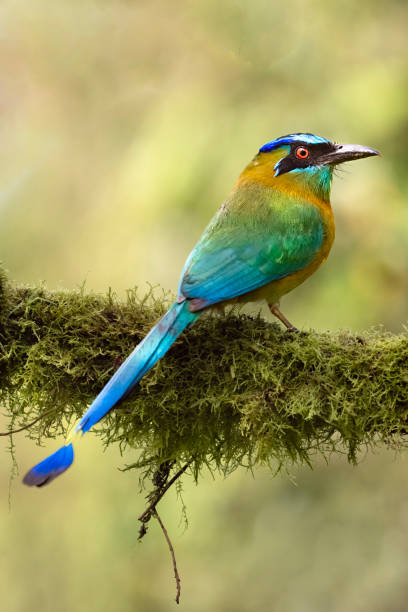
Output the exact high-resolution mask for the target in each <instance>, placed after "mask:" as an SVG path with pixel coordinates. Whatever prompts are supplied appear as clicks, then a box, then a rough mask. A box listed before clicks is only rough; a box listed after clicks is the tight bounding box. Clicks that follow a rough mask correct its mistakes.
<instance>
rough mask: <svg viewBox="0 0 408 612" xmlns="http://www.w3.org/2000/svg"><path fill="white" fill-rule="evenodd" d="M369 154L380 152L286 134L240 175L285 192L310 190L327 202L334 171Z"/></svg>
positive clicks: (313, 136)
mask: <svg viewBox="0 0 408 612" xmlns="http://www.w3.org/2000/svg"><path fill="white" fill-rule="evenodd" d="M372 155H380V153H379V152H378V151H376V150H375V149H370V148H369V147H363V146H361V145H350V144H337V143H335V142H331V141H330V140H327V138H322V137H321V136H316V135H315V134H308V133H299V134H288V135H287V136H281V137H280V138H276V140H272V141H271V142H268V143H267V144H265V145H264V146H263V147H261V148H260V149H259V153H258V154H257V155H256V157H255V158H254V160H253V161H252V162H251V164H250V165H249V166H248V167H247V168H246V170H245V171H244V173H243V176H244V175H247V176H248V175H249V176H252V177H253V178H255V180H260V181H261V182H264V183H265V184H267V185H269V186H272V187H274V186H275V187H277V188H281V189H282V190H284V191H293V190H299V189H301V190H302V191H304V190H306V189H309V190H313V191H314V192H315V193H316V195H318V196H319V197H321V198H322V199H325V200H328V199H329V195H330V186H331V180H332V175H333V168H334V167H335V166H337V165H338V164H342V163H344V162H347V161H352V160H354V159H361V158H363V157H370V156H372Z"/></svg>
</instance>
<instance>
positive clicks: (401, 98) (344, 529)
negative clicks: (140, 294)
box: [0, 0, 408, 612]
mask: <svg viewBox="0 0 408 612" xmlns="http://www.w3.org/2000/svg"><path fill="white" fill-rule="evenodd" d="M407 26H408V6H407V4H406V2H404V1H403V0H388V2H386V3H384V2H380V1H379V0H378V1H376V0H360V1H359V2H358V3H357V2H355V1H354V0H340V1H339V2H327V1H325V0H311V1H310V2H307V3H306V2H304V1H302V0H292V1H290V2H286V3H283V2H277V1H276V0H252V1H251V2H250V3H249V2H245V1H244V0H224V1H223V2H216V1H215V0H181V1H180V2H177V3H170V2H167V1H166V0H149V1H147V0H145V1H141V0H140V1H135V0H126V1H125V0H98V1H97V0H94V1H91V0H70V1H68V0H37V1H36V2H32V3H29V2H24V1H23V0H3V2H2V4H1V7H0V32H1V35H0V88H1V89H0V245H1V249H0V258H1V260H2V261H3V262H4V265H5V267H6V268H7V269H8V270H9V273H10V278H12V279H14V280H16V281H18V282H24V283H37V282H38V281H41V280H43V281H45V282H46V284H47V286H48V287H49V288H61V287H66V288H73V287H76V286H78V285H80V284H82V283H83V282H84V281H86V286H87V287H89V288H90V289H95V290H98V291H106V290H107V288H108V287H109V286H111V287H112V288H113V289H114V290H115V291H116V292H117V293H119V294H123V293H124V291H125V289H126V288H128V287H132V286H135V285H138V286H139V287H140V288H141V291H144V290H145V288H146V286H147V285H146V283H151V284H153V285H156V284H160V285H161V286H162V287H164V288H166V289H170V290H175V288H176V284H177V281H178V275H179V272H180V270H181V268H182V265H183V263H184V260H185V258H186V256H187V254H188V253H189V251H190V250H191V248H192V247H193V245H194V243H195V241H196V240H197V239H198V237H199V235H200V234H201V232H202V230H203V228H204V226H205V225H206V223H207V222H208V220H209V219H210V217H211V216H212V214H213V213H214V212H215V210H216V209H217V208H218V206H219V205H220V204H221V202H222V201H223V199H224V198H225V196H226V195H227V194H228V192H229V190H230V188H231V186H232V184H233V183H234V181H235V179H236V177H237V176H238V174H239V173H240V171H241V170H242V168H243V167H244V166H245V165H246V163H248V161H249V160H250V159H251V157H252V156H253V155H254V154H255V153H256V152H257V150H258V149H259V147H260V146H261V145H262V144H264V143H265V142H268V141H269V140H272V139H273V138H275V137H277V136H280V135H282V134H286V133H290V132H296V131H310V132H315V133H317V134H320V135H323V136H326V137H329V138H332V139H334V140H337V141H339V142H354V143H359V144H363V145H367V146H371V147H374V148H378V149H379V150H380V151H381V152H382V154H383V157H382V158H381V159H380V158H379V159H369V160H362V161H360V162H358V163H355V164H350V165H349V166H343V167H342V169H341V171H339V172H338V175H337V176H336V178H335V181H334V186H333V192H332V203H333V208H334V212H335V217H336V224H337V239H336V242H335V245H334V248H333V251H332V254H331V256H330V258H329V260H328V262H327V263H326V265H325V266H324V267H323V268H322V269H321V270H320V271H319V272H318V273H317V274H315V275H314V276H313V278H311V279H310V280H309V281H308V282H307V283H306V284H305V285H304V286H302V287H300V288H298V289H297V290H296V291H295V292H294V293H293V294H291V295H290V296H288V297H287V298H286V299H285V301H284V312H285V314H286V315H287V316H288V318H289V319H290V320H292V319H293V320H294V321H295V323H296V324H297V326H298V327H303V328H309V327H315V328H318V329H331V330H335V329H338V328H339V327H343V328H349V329H352V330H359V329H363V328H367V327H370V326H372V325H376V326H378V325H384V326H385V328H386V329H388V330H390V331H392V332H395V333H398V332H400V331H402V328H403V324H404V323H406V321H407V320H408V300H407V295H408V204H407V192H408V173H407V161H408V160H407V150H408V146H407V139H408V104H407V94H408V71H407V63H408V62H407V34H406V33H407ZM5 427H6V422H5V421H3V426H2V428H3V429H4V428H5ZM2 440H3V442H2V445H3V448H4V453H3V460H2V462H1V465H0V484H1V490H2V491H3V495H2V497H1V502H0V515H1V518H0V592H1V600H2V609H4V610H7V611H8V612H17V611H24V612H26V611H36V610H41V611H42V612H49V611H50V612H51V611H55V610H58V611H62V612H65V611H68V610H70V611H72V610H74V611H75V612H83V611H88V610H90V609H95V610H100V611H103V612H105V611H106V612H108V611H111V610H112V611H113V610H115V611H116V610H118V611H124V612H128V611H132V612H133V611H138V610H143V611H150V610H151V611H157V612H161V611H165V610H171V609H173V608H174V606H175V604H174V602H173V599H174V595H175V586H174V581H173V576H172V567H171V562H170V557H169V552H168V549H167V547H166V544H165V542H164V539H163V537H162V534H161V532H160V531H159V530H158V528H157V526H156V525H152V526H151V528H150V532H149V534H148V536H147V537H146V538H145V539H144V541H143V543H142V544H138V543H137V533H138V525H137V516H138V514H139V513H140V512H141V510H142V509H143V507H144V497H143V495H144V494H143V493H140V492H139V489H138V475H137V474H136V473H125V474H122V473H120V472H118V471H117V467H119V466H123V465H124V463H126V456H125V457H120V456H119V453H118V452H117V451H116V450H115V449H110V450H109V451H108V452H105V453H103V452H102V450H103V449H102V448H101V444H100V443H99V441H98V439H96V438H91V440H90V441H89V442H88V443H87V445H84V448H83V451H82V453H81V461H79V462H78V463H77V464H76V465H75V469H73V470H72V471H70V472H69V473H67V475H66V476H64V478H62V479H61V480H59V481H56V482H55V483H54V484H53V486H52V487H49V488H45V489H43V490H38V491H37V490H35V491H29V490H27V489H25V488H23V487H22V485H21V484H20V478H18V479H17V480H16V481H14V483H13V484H12V487H11V505H9V501H8V481H9V477H10V473H11V469H12V463H11V459H10V455H9V452H8V441H7V440H6V441H5V440H4V438H3V439H2ZM15 443H16V457H17V461H18V464H19V465H20V466H21V470H22V471H24V470H25V469H26V468H27V467H28V466H30V465H31V464H32V463H33V462H34V461H36V460H37V459H40V458H41V457H43V456H44V454H45V453H46V450H47V449H44V448H42V449H40V448H35V447H33V444H32V442H29V441H26V440H25V439H24V434H20V437H18V438H16V440H15ZM51 446H52V447H55V446H56V445H55V443H53V444H52V445H48V447H50V448H51ZM361 459H362V463H361V464H360V465H359V467H358V468H353V467H350V466H348V465H347V463H346V459H345V458H344V459H343V458H341V457H338V458H335V459H333V461H332V462H331V463H330V465H329V466H327V465H326V464H323V463H322V462H319V461H316V464H315V469H314V470H313V471H311V470H310V469H309V468H307V469H306V468H305V469H294V470H293V471H292V473H291V474H290V475H287V474H283V475H279V476H278V477H276V478H274V479H273V478H272V476H271V474H270V473H269V472H267V471H263V470H258V471H257V472H256V473H255V474H254V476H255V478H253V477H252V476H251V475H250V474H247V473H245V472H244V471H241V472H236V473H235V474H233V475H232V476H231V477H230V478H228V479H227V480H225V481H224V480H222V479H221V478H220V477H216V478H212V477H211V476H210V475H203V476H202V478H201V480H200V482H199V486H198V487H197V486H195V485H194V484H193V483H192V482H191V478H184V484H183V488H184V494H183V497H184V501H185V503H186V505H187V513H188V519H189V526H188V529H187V530H186V531H185V529H184V527H185V525H184V521H183V517H182V512H181V508H182V506H181V503H180V501H177V499H176V495H175V493H174V492H170V494H169V496H168V499H167V500H165V501H164V502H163V504H162V505H161V514H162V517H163V519H164V520H165V522H166V524H167V527H168V530H169V532H170V534H171V536H172V539H173V544H174V546H175V549H176V554H177V558H178V565H179V570H180V574H181V576H182V600H181V605H182V606H183V607H184V609H186V610H188V611H189V612H202V611H206V610H217V612H230V611H231V612H232V611H237V610H239V611H241V610H242V611H243V612H249V611H251V612H252V611H255V610H256V611H258V610H273V611H276V612H309V611H311V612H312V611H313V612H340V611H343V610H350V611H353V612H354V611H357V612H366V611H370V612H377V611H378V612H380V611H383V610H387V611H388V612H403V611H404V612H405V610H406V609H407V604H406V601H407V597H408V491H407V478H406V469H407V463H406V459H405V458H404V457H403V456H397V457H396V456H395V455H394V453H393V452H392V451H390V450H389V451H385V450H384V451H382V452H378V453H377V454H373V453H372V452H370V453H367V455H366V456H365V457H362V458H361Z"/></svg>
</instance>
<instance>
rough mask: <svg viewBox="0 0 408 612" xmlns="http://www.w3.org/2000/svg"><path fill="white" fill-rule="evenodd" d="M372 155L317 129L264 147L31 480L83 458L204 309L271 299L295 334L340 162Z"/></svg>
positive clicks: (326, 230) (326, 237)
mask: <svg viewBox="0 0 408 612" xmlns="http://www.w3.org/2000/svg"><path fill="white" fill-rule="evenodd" d="M371 155H379V153H378V151H376V150H374V149H370V148H368V147H362V146H360V145H341V144H336V143H334V142H331V141H329V140H327V139H326V138H321V137H320V136H315V135H314V134H309V133H304V134H290V135H288V136H282V137H281V138H277V139H276V140H273V141H272V142H268V143H267V144H266V145H264V146H263V147H261V149H260V150H259V152H258V154H257V155H256V156H255V158H254V159H253V160H252V161H251V163H250V164H249V165H248V166H247V167H246V168H245V170H244V171H243V172H242V174H241V175H240V176H239V178H238V181H237V182H236V184H235V186H234V187H233V189H232V192H231V194H230V195H229V197H228V198H227V199H226V201H225V202H224V203H223V205H222V206H221V208H220V209H219V211H218V212H217V213H216V215H215V216H214V218H213V219H212V221H211V222H210V224H209V225H208V227H207V228H206V229H205V231H204V233H203V235H202V236H201V238H200V240H199V241H198V243H197V244H196V246H195V247H194V249H193V251H192V252H191V254H190V256H189V257H188V259H187V261H186V263H185V266H184V269H183V271H182V273H181V279H180V284H179V287H178V297H177V299H176V301H175V302H174V304H173V305H172V306H171V307H170V309H169V310H168V312H167V313H166V314H165V315H164V316H163V317H162V319H161V320H160V321H159V322H158V323H157V324H156V326H155V327H153V329H152V330H151V331H150V333H149V334H148V335H147V336H146V337H145V338H144V340H142V342H140V344H139V345H138V346H137V347H136V348H135V349H134V351H133V352H132V353H131V354H130V355H129V357H128V358H127V359H126V361H125V362H124V363H123V364H122V365H121V366H120V368H119V369H118V370H117V371H116V372H115V374H114V375H113V376H112V378H111V379H110V380H109V382H108V383H107V384H106V386H105V387H104V388H103V389H102V391H101V392H100V393H99V395H98V396H97V397H96V399H95V400H94V401H93V403H92V404H91V406H90V407H89V408H88V410H87V411H86V412H85V414H84V415H83V417H82V418H81V420H80V421H79V423H78V424H77V426H76V427H75V429H74V435H73V436H72V442H67V444H66V445H65V446H63V447H62V448H60V449H59V450H58V451H56V452H55V453H54V454H53V455H51V456H49V457H48V458H47V459H45V460H44V461H42V462H41V463H39V464H38V465H36V466H35V467H33V468H32V469H31V470H30V471H29V472H28V473H27V474H26V476H25V477H24V483H25V484H27V485H30V486H33V485H35V486H38V487H40V486H43V485H45V484H46V483H48V482H51V480H53V479H54V478H56V477H57V476H58V475H59V474H62V473H63V472H65V470H66V469H67V468H68V467H69V466H70V465H71V463H72V462H73V459H74V451H73V444H74V442H75V439H77V438H78V435H75V434H79V435H83V434H84V433H86V432H87V431H89V430H90V429H91V428H92V427H93V426H94V425H95V424H96V423H98V421H99V420H100V419H102V417H103V416H105V414H106V413H107V412H109V410H111V409H112V408H114V407H115V405H117V404H118V402H120V401H121V400H122V399H123V398H124V397H125V396H127V395H128V394H129V393H130V391H131V390H132V389H133V388H134V387H135V385H136V384H137V382H138V381H139V380H140V379H141V378H142V377H143V376H144V375H145V374H146V372H148V371H149V370H150V368H152V367H153V366H154V364H155V363H156V362H157V361H158V360H159V359H160V358H161V357H163V355H164V354H165V353H166V352H167V351H168V349H169V348H170V346H171V345H172V344H173V342H174V341H175V340H176V338H177V337H178V336H179V335H180V334H181V332H182V331H183V330H184V329H185V328H186V327H188V326H189V325H192V324H193V323H194V321H196V319H197V318H198V317H199V316H200V314H201V313H202V312H203V311H204V310H206V309H208V308H211V307H213V306H214V305H225V304H231V303H235V302H251V301H257V300H261V299H264V300H266V301H267V303H268V305H269V307H270V309H271V312H272V313H273V314H274V315H275V316H276V317H278V318H279V319H280V320H281V321H282V322H283V324H284V325H285V326H286V327H287V328H288V329H290V330H294V329H295V328H294V327H293V325H292V324H291V323H290V322H289V321H288V320H287V319H286V318H285V317H284V315H283V314H282V313H281V312H280V310H279V308H278V303H279V299H280V298H281V297H282V296H283V295H284V294H286V293H288V292H289V291H291V290H292V289H294V288H295V287H296V286H297V285H299V284H300V283H302V282H303V281H304V280H306V278H308V277H309V276H310V275H311V274H313V272H314V271H315V270H316V269H317V268H318V267H319V266H320V265H321V264H322V263H323V262H324V261H325V260H326V258H327V256H328V254H329V251H330V248H331V246H332V244H333V240H334V219H333V213H332V209H331V206H330V187H331V182H332V176H333V168H334V167H335V166H336V165H337V164H341V163H343V162H347V161H351V160H353V159H360V158H362V157H369V156H371Z"/></svg>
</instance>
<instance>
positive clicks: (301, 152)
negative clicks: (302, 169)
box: [296, 147, 309, 159]
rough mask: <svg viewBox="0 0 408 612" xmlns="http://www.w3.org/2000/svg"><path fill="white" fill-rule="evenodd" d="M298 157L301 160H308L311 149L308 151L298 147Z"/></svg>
mask: <svg viewBox="0 0 408 612" xmlns="http://www.w3.org/2000/svg"><path fill="white" fill-rule="evenodd" d="M296 157H298V158H299V159H306V158H307V157H309V149H306V147H298V148H297V149H296Z"/></svg>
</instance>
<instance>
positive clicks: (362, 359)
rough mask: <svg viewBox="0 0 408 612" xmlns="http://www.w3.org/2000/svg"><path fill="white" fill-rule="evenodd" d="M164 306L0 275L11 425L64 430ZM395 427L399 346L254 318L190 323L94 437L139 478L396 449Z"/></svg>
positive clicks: (390, 340) (404, 362)
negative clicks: (113, 448)
mask: <svg viewBox="0 0 408 612" xmlns="http://www.w3.org/2000/svg"><path fill="white" fill-rule="evenodd" d="M163 302H166V297H165V296H161V297H160V299H158V298H155V297H154V296H153V295H152V294H150V295H149V296H147V297H145V298H143V299H140V298H139V297H138V295H137V293H136V292H135V291H129V292H128V294H127V300H126V301H124V302H121V301H119V300H118V299H117V298H116V297H115V296H114V295H113V294H112V293H108V295H106V296H101V295H94V294H88V293H85V291H83V290H78V291H74V292H63V291H58V292H50V291H47V290H45V289H44V288H42V287H36V288H32V287H12V286H9V285H7V283H6V281H5V277H4V276H1V278H0V342H1V352H0V393H1V400H2V406H3V410H4V411H5V412H6V413H7V414H8V415H9V416H10V418H11V420H10V422H13V426H14V427H18V426H24V425H26V424H27V423H29V422H30V421H32V420H33V419H35V418H36V417H37V416H38V415H40V414H42V413H44V412H45V411H47V410H50V409H53V411H52V412H51V413H49V414H47V415H46V416H45V418H43V419H42V420H40V421H38V423H36V424H35V425H34V426H33V427H32V428H30V429H29V430H27V432H26V433H28V435H29V436H30V437H32V438H33V439H36V440H37V441H38V442H40V441H41V440H43V439H44V438H53V437H56V436H57V435H59V434H61V433H62V432H65V431H66V430H67V427H68V423H71V424H72V423H73V418H74V417H79V416H80V415H81V414H82V413H83V411H84V410H85V408H86V407H87V405H88V404H89V403H90V402H91V401H92V399H93V398H94V396H95V395H96V394H97V393H98V391H99V390H100V389H101V388H102V386H103V385H104V384H105V383H106V382H107V381H108V380H109V378H110V376H111V375H112V374H113V372H114V371H115V368H116V367H117V366H118V365H119V363H120V360H122V359H123V358H124V357H126V356H127V355H128V353H129V352H130V351H131V350H132V348H133V347H134V346H135V345H136V344H137V343H138V342H139V341H140V340H141V338H143V337H144V335H145V334H146V333H147V331H148V330H149V329H150V327H151V326H152V325H153V324H154V322H155V321H156V320H157V319H158V317H159V316H160V315H161V314H162V313H163V311H164V309H165V306H166V304H165V303H163ZM407 419H408V338H407V336H406V335H398V336H393V335H390V334H387V333H384V332H381V331H371V332H366V333H364V334H360V335H359V336H355V335H353V334H351V333H348V332H339V333H336V334H331V333H317V332H310V333H301V334H296V335H293V334H289V333H287V332H285V331H283V330H282V329H281V328H280V327H278V326H277V325H274V324H269V323H267V322H265V321H263V320H261V319H259V318H255V319H251V318H249V317H247V316H244V315H239V314H230V315H228V316H227V317H225V318H218V317H215V316H214V317H212V316H204V317H202V319H200V320H199V321H198V322H197V323H196V325H195V326H194V327H193V328H192V329H191V330H188V331H187V332H186V333H184V334H183V336H182V337H181V338H180V339H179V340H178V341H177V342H176V344H175V345H174V346H173V347H172V348H171V350H170V351H169V353H168V354H167V355H166V357H165V358H164V359H162V360H161V361H160V362H159V363H158V364H157V366H156V367H155V368H153V370H152V371H151V372H149V373H148V374H147V375H146V376H145V377H144V378H143V380H142V381H141V384H140V385H139V387H138V388H137V390H135V392H134V393H133V394H132V395H131V397H130V398H129V399H128V400H126V401H125V402H124V403H123V404H121V405H120V407H118V408H117V409H116V410H114V411H112V413H111V414H109V415H108V416H107V417H106V418H105V419H104V420H103V421H102V423H101V424H100V426H99V428H98V429H97V431H98V435H100V436H101V437H102V439H103V440H104V442H105V443H106V444H112V443H116V444H120V446H121V448H125V447H132V448H134V449H138V450H139V451H141V452H140V454H139V455H138V458H139V459H138V461H136V462H135V463H134V464H133V465H132V466H130V467H139V468H140V467H142V468H143V473H144V474H149V475H150V474H152V472H153V471H154V470H156V469H157V468H158V466H159V465H160V464H161V463H162V462H163V461H165V460H175V461H176V463H177V464H181V463H183V462H185V461H190V460H191V459H193V466H194V473H195V474H196V475H197V474H198V472H199V470H200V469H201V467H202V466H203V465H204V464H206V465H209V466H210V467H211V468H216V469H220V470H222V471H223V472H224V473H229V472H231V471H232V470H234V469H235V468H236V467H237V466H240V465H245V466H249V467H252V466H254V465H256V464H259V463H268V464H269V463H273V464H274V465H275V466H276V465H284V464H288V463H291V462H305V461H306V462H311V461H312V458H313V456H314V455H315V454H316V453H323V454H324V455H325V456H328V455H329V454H330V453H332V452H333V451H340V452H344V451H346V452H347V453H348V456H349V458H350V460H352V461H355V458H356V454H357V452H358V451H359V450H360V449H361V448H362V447H363V446H367V445H374V444H381V443H386V444H389V443H392V444H402V439H403V435H404V434H405V433H406V426H407Z"/></svg>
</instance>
